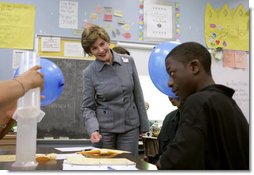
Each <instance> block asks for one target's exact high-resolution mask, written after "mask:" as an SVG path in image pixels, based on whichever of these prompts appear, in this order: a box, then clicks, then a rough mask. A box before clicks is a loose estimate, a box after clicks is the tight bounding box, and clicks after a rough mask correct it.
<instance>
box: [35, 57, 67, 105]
mask: <svg viewBox="0 0 254 175" xmlns="http://www.w3.org/2000/svg"><path fill="white" fill-rule="evenodd" d="M40 65H41V67H42V68H41V70H40V72H41V73H42V74H43V75H44V90H43V91H42V93H41V95H44V96H45V98H44V99H43V100H41V106H46V105H49V104H51V103H53V102H54V101H55V100H56V99H57V98H58V97H59V96H60V95H61V94H62V92H63V90H64V76H63V73H62V71H61V69H60V68H59V67H58V66H57V65H56V64H55V63H53V62H52V61H49V60H47V59H44V58H41V59H40Z"/></svg>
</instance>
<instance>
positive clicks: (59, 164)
mask: <svg viewBox="0 0 254 175" xmlns="http://www.w3.org/2000/svg"><path fill="white" fill-rule="evenodd" d="M15 153H16V148H15V146H9V147H0V155H13V154H15ZM37 153H44V154H46V153H56V154H63V153H66V152H61V151H58V150H56V149H54V148H52V147H37ZM116 157H119V158H127V159H129V160H131V161H133V162H136V168H137V169H139V170H157V167H156V166H155V165H153V164H150V163H147V162H145V161H144V160H141V159H137V158H135V157H133V156H132V155H131V154H120V155H118V156H116ZM12 164H13V162H0V170H14V171H16V170H25V169H22V168H16V167H12ZM62 169H63V160H50V161H47V162H44V163H39V164H38V166H37V167H36V168H35V170H62Z"/></svg>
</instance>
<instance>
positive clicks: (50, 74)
mask: <svg viewBox="0 0 254 175" xmlns="http://www.w3.org/2000/svg"><path fill="white" fill-rule="evenodd" d="M40 66H41V67H42V68H41V69H40V72H41V73H42V74H43V75H44V90H43V91H42V92H41V95H43V96H45V98H44V99H43V100H41V106H46V105H49V104H51V103H53V102H54V101H55V100H56V99H57V98H58V97H59V96H60V95H61V94H62V93H63V90H64V76H63V73H62V71H61V69H60V68H59V67H58V66H57V65H56V64H55V63H53V62H52V61H49V60H47V59H44V58H41V59H40ZM17 75H19V68H17V69H16V70H15V72H14V77H16V76H17Z"/></svg>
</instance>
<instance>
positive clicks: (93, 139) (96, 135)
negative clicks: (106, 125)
mask: <svg viewBox="0 0 254 175" xmlns="http://www.w3.org/2000/svg"><path fill="white" fill-rule="evenodd" d="M101 138H102V136H101V135H100V133H99V132H98V131H95V132H93V133H92V134H91V137H90V139H91V142H92V143H98V142H99V141H100V140H101Z"/></svg>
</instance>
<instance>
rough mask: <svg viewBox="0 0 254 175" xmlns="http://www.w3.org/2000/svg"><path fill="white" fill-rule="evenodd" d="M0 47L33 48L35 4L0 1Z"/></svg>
mask: <svg viewBox="0 0 254 175" xmlns="http://www.w3.org/2000/svg"><path fill="white" fill-rule="evenodd" d="M0 9H1V13H0V48H14V49H33V47H34V21H35V6H34V5H24V4H13V3H6V2H0Z"/></svg>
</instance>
